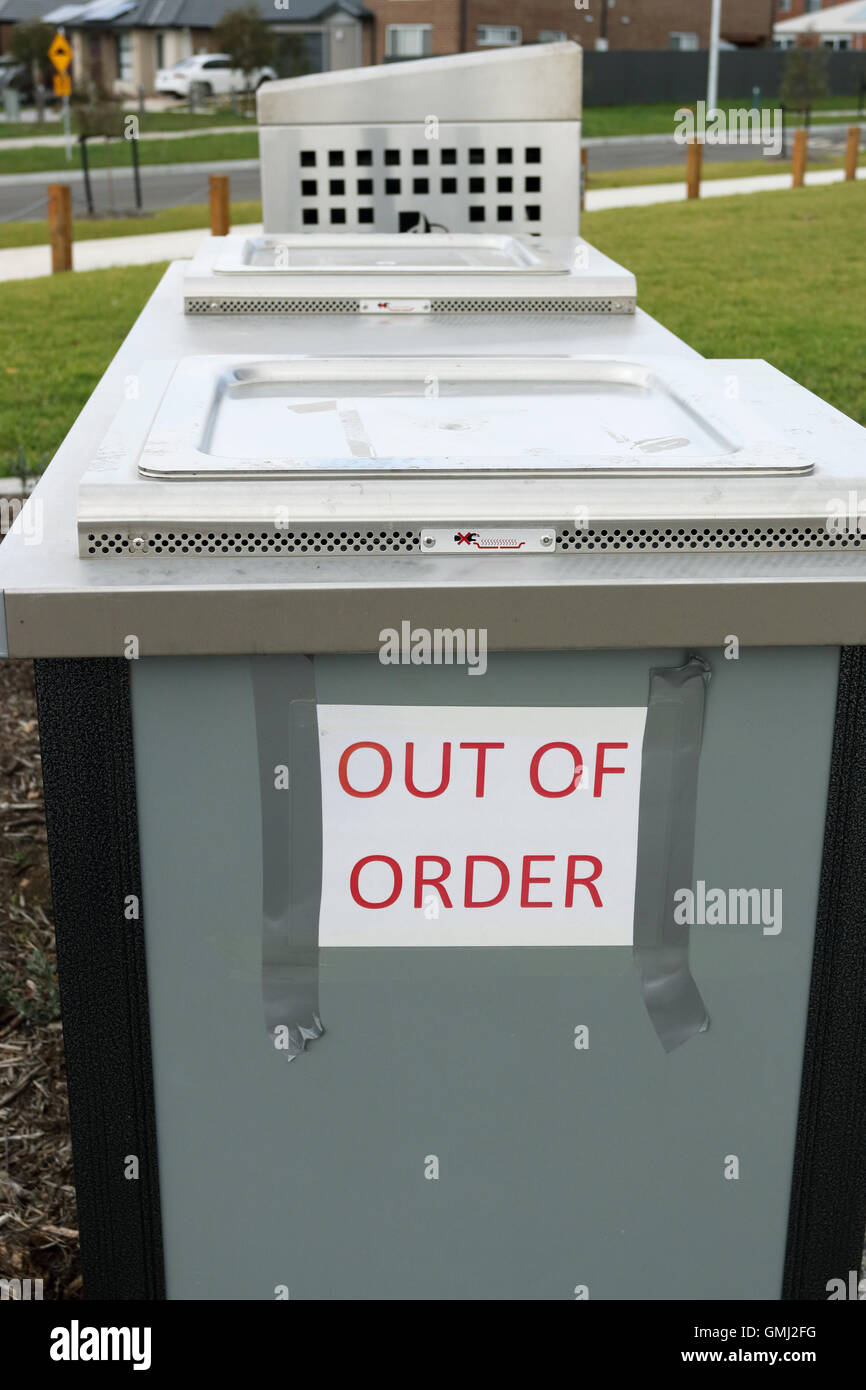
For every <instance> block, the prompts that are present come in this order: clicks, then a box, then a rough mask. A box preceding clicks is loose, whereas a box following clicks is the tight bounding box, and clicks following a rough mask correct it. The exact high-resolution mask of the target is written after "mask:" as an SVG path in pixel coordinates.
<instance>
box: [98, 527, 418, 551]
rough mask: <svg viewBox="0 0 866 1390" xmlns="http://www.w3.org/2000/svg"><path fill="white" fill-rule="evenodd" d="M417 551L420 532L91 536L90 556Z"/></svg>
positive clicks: (183, 533)
mask: <svg viewBox="0 0 866 1390" xmlns="http://www.w3.org/2000/svg"><path fill="white" fill-rule="evenodd" d="M420 548H421V536H420V531H415V530H409V531H397V530H387V531H380V530H362V531H354V530H350V529H349V528H346V529H345V530H338V529H332V530H326V529H324V528H322V529H320V530H316V531H313V530H307V531H277V530H273V529H270V530H265V529H263V530H259V531H248V530H237V531H193V530H186V531H177V530H175V531H152V532H145V531H138V532H136V533H135V534H134V535H133V536H129V535H124V534H123V533H122V532H120V531H114V532H109V531H102V532H90V533H89V534H88V536H87V547H86V553H87V554H88V555H358V554H376V555H390V554H396V553H405V552H406V551H412V550H417V551H420Z"/></svg>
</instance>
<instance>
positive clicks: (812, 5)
mask: <svg viewBox="0 0 866 1390" xmlns="http://www.w3.org/2000/svg"><path fill="white" fill-rule="evenodd" d="M820 8H821V0H806V3H805V4H804V6H803V13H804V14H817V13H818V11H819V10H820Z"/></svg>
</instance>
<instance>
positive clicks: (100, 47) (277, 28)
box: [0, 0, 373, 95]
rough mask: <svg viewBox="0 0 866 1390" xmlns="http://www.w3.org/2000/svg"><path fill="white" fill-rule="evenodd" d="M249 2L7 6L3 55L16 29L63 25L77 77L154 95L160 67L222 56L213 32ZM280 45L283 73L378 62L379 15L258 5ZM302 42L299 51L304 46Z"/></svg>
mask: <svg viewBox="0 0 866 1390" xmlns="http://www.w3.org/2000/svg"><path fill="white" fill-rule="evenodd" d="M241 3H243V0H84V3H77V4H75V3H64V2H63V0H60V3H57V0H54V3H52V0H0V52H6V51H8V48H9V42H10V37H11V33H12V28H13V25H14V24H15V23H20V22H22V21H26V20H33V19H44V20H45V21H46V23H48V24H52V25H56V26H58V27H60V26H62V27H63V28H64V29H65V31H66V33H67V37H68V38H69V40H70V42H71V44H72V49H73V54H74V58H73V73H74V74H76V75H78V76H80V75H81V74H87V75H88V76H90V77H91V78H93V79H94V80H98V81H100V82H101V83H103V84H104V85H106V86H108V87H113V88H114V89H115V90H117V91H118V92H119V93H122V94H126V95H134V94H135V92H136V91H137V90H138V87H139V86H142V87H144V89H145V91H146V92H149V91H152V90H153V86H154V83H155V80H156V73H157V69H158V68H164V67H172V66H173V65H174V64H175V63H178V62H180V61H181V60H182V59H184V58H189V57H191V56H192V55H193V54H195V53H208V52H214V51H215V50H216V41H215V38H214V33H213V30H214V26H215V25H216V24H217V23H218V22H219V19H220V18H221V16H222V15H223V14H225V12H226V11H227V10H231V9H236V8H237V7H238V5H239V4H241ZM257 3H258V6H259V9H260V11H261V14H262V17H263V18H264V19H265V20H267V22H268V24H269V25H270V27H271V28H272V29H273V30H274V32H275V33H276V35H277V38H278V41H279V53H278V58H277V63H276V66H277V69H278V71H280V72H282V73H284V74H285V75H292V74H293V73H294V71H296V70H297V62H298V55H299V53H300V55H301V60H302V64H303V65H302V69H301V70H303V71H308V72H321V71H330V70H332V69H336V68H350V67H357V66H361V65H363V64H364V63H369V62H370V61H371V60H372V33H373V21H372V15H371V14H370V13H369V11H368V10H366V9H365V7H364V5H363V4H362V3H360V0H288V3H277V0H257ZM298 40H300V41H301V42H300V46H299V43H298Z"/></svg>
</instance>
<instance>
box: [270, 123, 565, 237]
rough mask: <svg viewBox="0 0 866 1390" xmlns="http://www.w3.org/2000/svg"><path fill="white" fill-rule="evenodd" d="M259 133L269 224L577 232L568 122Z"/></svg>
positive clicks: (287, 228) (282, 228) (296, 228)
mask: <svg viewBox="0 0 866 1390" xmlns="http://www.w3.org/2000/svg"><path fill="white" fill-rule="evenodd" d="M431 132H435V134H434V135H433V138H431ZM260 139H261V154H262V182H263V187H264V223H265V230H266V231H270V232H304V231H307V232H315V231H320V232H324V231H327V232H335V231H341V230H342V231H347V232H349V231H351V232H359V231H362V232H363V231H367V232H372V231H376V232H405V231H413V230H418V231H425V230H430V229H431V228H433V229H438V230H445V231H449V232H483V231H496V232H517V233H526V234H533V233H535V234H541V235H547V236H575V235H576V234H577V232H578V228H579V223H580V182H579V168H580V158H579V154H580V124H579V123H578V122H577V121H526V122H499V121H496V122H493V121H491V122H489V123H484V124H474V125H469V124H458V123H455V124H449V125H444V124H442V125H433V126H431V127H429V128H425V127H423V126H420V125H418V124H415V123H413V124H407V125H378V126H352V125H333V126H265V127H262V129H261V130H260Z"/></svg>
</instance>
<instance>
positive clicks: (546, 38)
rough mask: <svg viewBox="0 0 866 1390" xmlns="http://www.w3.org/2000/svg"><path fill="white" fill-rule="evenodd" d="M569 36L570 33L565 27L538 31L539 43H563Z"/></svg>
mask: <svg viewBox="0 0 866 1390" xmlns="http://www.w3.org/2000/svg"><path fill="white" fill-rule="evenodd" d="M567 38H568V35H567V34H566V32H565V30H564V29H539V31H538V42H539V43H561V42H562V40H563V39H567Z"/></svg>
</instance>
